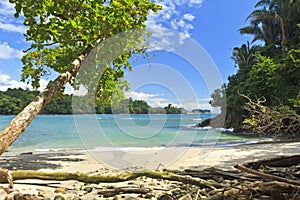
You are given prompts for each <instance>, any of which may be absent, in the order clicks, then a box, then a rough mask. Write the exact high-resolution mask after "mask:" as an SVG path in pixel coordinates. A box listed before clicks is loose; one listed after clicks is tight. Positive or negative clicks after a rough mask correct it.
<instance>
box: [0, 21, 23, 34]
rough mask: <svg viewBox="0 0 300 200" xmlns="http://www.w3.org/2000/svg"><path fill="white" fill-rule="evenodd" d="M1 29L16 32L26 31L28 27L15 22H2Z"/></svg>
mask: <svg viewBox="0 0 300 200" xmlns="http://www.w3.org/2000/svg"><path fill="white" fill-rule="evenodd" d="M0 29H2V30H5V31H8V32H16V33H21V34H23V33H25V31H26V27H25V26H23V25H15V24H4V23H0Z"/></svg>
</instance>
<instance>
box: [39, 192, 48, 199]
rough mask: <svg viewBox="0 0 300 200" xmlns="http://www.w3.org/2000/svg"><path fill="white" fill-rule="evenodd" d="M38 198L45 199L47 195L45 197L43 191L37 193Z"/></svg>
mask: <svg viewBox="0 0 300 200" xmlns="http://www.w3.org/2000/svg"><path fill="white" fill-rule="evenodd" d="M38 196H39V197H43V198H45V197H46V196H47V195H46V191H43V190H41V191H39V192H38Z"/></svg>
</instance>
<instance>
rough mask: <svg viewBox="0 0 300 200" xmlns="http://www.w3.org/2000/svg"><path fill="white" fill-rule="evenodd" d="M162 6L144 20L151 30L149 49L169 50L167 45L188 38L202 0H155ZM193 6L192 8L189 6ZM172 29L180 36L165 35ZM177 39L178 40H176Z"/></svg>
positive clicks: (172, 44) (178, 42) (178, 43)
mask: <svg viewBox="0 0 300 200" xmlns="http://www.w3.org/2000/svg"><path fill="white" fill-rule="evenodd" d="M155 2H156V3H157V4H159V5H161V6H162V10H161V11H159V12H158V14H154V13H153V14H151V15H150V16H149V17H148V21H147V22H146V25H147V28H148V29H149V30H150V31H151V32H152V41H151V44H150V48H149V49H150V50H152V51H153V50H170V48H169V47H171V48H172V47H174V45H181V44H183V40H184V39H186V38H189V37H190V35H191V33H190V32H191V30H192V29H193V28H194V27H193V25H192V22H193V21H194V19H195V16H194V15H193V13H194V12H196V8H197V7H199V6H201V5H202V3H203V2H202V0H201V1H200V0H198V1H197V0H164V1H161V0H155ZM191 6H193V8H191ZM169 30H173V31H176V32H177V36H178V34H180V37H177V38H176V37H174V36H173V37H169V36H168V37H166V35H165V34H166V33H167V32H169V33H170V31H169ZM174 39H175V40H174ZM178 40H179V41H178Z"/></svg>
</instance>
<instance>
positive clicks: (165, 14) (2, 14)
mask: <svg viewBox="0 0 300 200" xmlns="http://www.w3.org/2000/svg"><path fill="white" fill-rule="evenodd" d="M157 1H158V2H159V3H160V4H161V5H162V6H163V8H164V9H163V10H162V11H160V12H159V14H158V15H151V16H150V17H149V21H148V22H147V26H148V27H149V29H150V30H151V29H152V30H156V31H158V32H159V31H160V30H164V29H169V30H174V31H176V32H178V33H179V34H181V35H180V36H182V38H183V39H185V40H193V41H194V42H197V43H198V44H199V45H200V46H202V47H203V50H204V51H205V52H207V55H208V56H210V57H211V59H212V60H213V61H214V63H215V65H216V67H217V69H218V70H219V72H220V76H221V79H222V81H223V82H227V77H228V76H229V75H232V74H234V73H235V72H236V68H235V67H234V63H233V61H232V60H231V59H230V56H231V52H232V51H231V49H232V48H233V47H235V46H240V45H241V44H242V43H245V42H246V41H247V40H250V41H251V37H249V36H241V35H240V34H239V33H238V29H239V28H241V27H243V26H245V25H246V22H245V19H246V17H247V16H248V15H249V14H250V12H251V11H252V10H253V7H254V5H255V3H256V1H253V0H250V1H241V0H226V1H224V0H177V1H175V0H164V1H159V0H157ZM13 14H14V8H13V6H12V5H10V4H9V3H8V0H0V90H6V89H7V88H8V87H23V88H25V87H28V86H26V84H25V83H22V82H20V81H19V80H20V74H21V68H22V63H21V61H20V59H21V57H22V50H24V49H27V48H28V46H29V45H28V44H27V43H26V42H25V39H24V37H23V33H24V32H25V30H26V27H24V26H23V25H22V21H21V20H20V19H15V18H14V17H13ZM191 53H195V55H196V53H197V52H193V50H191ZM152 55H153V57H152V58H151V59H143V58H138V59H137V60H135V59H133V60H132V64H133V66H134V70H133V72H129V73H127V74H126V76H125V78H127V79H128V81H129V83H130V84H131V86H132V89H131V91H129V92H127V93H126V95H127V96H128V97H132V98H134V99H143V100H146V101H147V102H148V103H149V104H150V105H151V106H165V105H166V104H167V103H172V104H174V105H177V106H183V107H185V108H186V109H188V110H191V109H193V108H209V105H208V101H209V93H210V92H211V91H210V90H209V89H208V88H209V87H208V86H207V84H208V83H207V79H208V77H203V76H201V75H200V74H198V73H197V70H195V68H194V67H193V65H192V64H190V63H189V62H187V61H186V60H185V59H184V58H182V57H181V56H178V55H174V54H172V53H170V52H167V51H164V50H161V49H160V50H157V51H153V53H152ZM196 57H197V56H196ZM147 70H148V71H147ZM159 72H163V73H161V74H162V75H161V76H160V75H158V74H159ZM151 77H152V78H153V81H152V82H151V81H150V80H152V79H151ZM52 78H53V77H45V78H44V79H43V80H42V82H41V85H42V87H43V86H45V85H46V84H47V81H48V80H49V79H52ZM137 79H138V80H140V81H139V82H138V85H136V83H135V82H137ZM164 79H165V80H168V81H169V82H168V81H167V82H165V81H163V80H164ZM209 79H213V78H212V77H209ZM143 80H144V81H145V80H148V82H144V83H143ZM149 81H150V82H149ZM68 92H70V90H69V89H68Z"/></svg>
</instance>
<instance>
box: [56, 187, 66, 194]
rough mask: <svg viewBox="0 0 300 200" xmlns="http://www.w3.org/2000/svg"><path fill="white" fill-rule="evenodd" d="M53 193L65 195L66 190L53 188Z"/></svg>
mask: <svg viewBox="0 0 300 200" xmlns="http://www.w3.org/2000/svg"><path fill="white" fill-rule="evenodd" d="M54 192H55V193H67V189H66V188H55V190H54Z"/></svg>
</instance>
